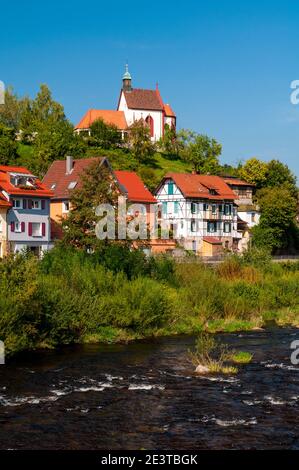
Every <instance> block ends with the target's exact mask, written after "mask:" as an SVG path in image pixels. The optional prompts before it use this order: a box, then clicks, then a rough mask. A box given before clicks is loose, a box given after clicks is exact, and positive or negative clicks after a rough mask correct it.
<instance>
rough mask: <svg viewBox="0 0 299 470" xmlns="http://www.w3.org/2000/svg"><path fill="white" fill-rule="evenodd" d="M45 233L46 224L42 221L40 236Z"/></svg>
mask: <svg viewBox="0 0 299 470" xmlns="http://www.w3.org/2000/svg"><path fill="white" fill-rule="evenodd" d="M45 235H46V224H45V223H44V222H43V223H42V236H43V237H44V236H45Z"/></svg>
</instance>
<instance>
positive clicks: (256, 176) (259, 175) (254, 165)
mask: <svg viewBox="0 0 299 470" xmlns="http://www.w3.org/2000/svg"><path fill="white" fill-rule="evenodd" d="M267 169H268V167H267V163H265V162H263V161H261V160H259V159H258V158H255V157H254V158H250V159H249V160H247V161H246V162H245V164H244V165H243V166H242V167H241V168H240V170H239V174H240V177H241V178H243V179H244V180H245V181H247V182H248V183H252V184H255V185H256V187H257V188H258V189H259V188H262V187H264V186H265V183H266V180H267Z"/></svg>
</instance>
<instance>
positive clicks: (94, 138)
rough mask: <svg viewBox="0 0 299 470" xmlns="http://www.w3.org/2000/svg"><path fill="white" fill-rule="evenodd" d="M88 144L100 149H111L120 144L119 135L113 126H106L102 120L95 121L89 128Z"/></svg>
mask: <svg viewBox="0 0 299 470" xmlns="http://www.w3.org/2000/svg"><path fill="white" fill-rule="evenodd" d="M90 133H91V135H90V138H89V139H88V142H89V144H91V145H94V146H97V147H100V148H102V149H111V148H115V147H118V146H119V145H120V144H121V141H122V138H121V133H120V132H119V130H118V128H117V127H116V126H115V125H114V124H106V123H105V122H104V121H103V119H97V120H96V121H94V122H93V123H92V125H91V126H90Z"/></svg>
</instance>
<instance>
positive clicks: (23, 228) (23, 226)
mask: <svg viewBox="0 0 299 470" xmlns="http://www.w3.org/2000/svg"><path fill="white" fill-rule="evenodd" d="M21 232H25V222H21Z"/></svg>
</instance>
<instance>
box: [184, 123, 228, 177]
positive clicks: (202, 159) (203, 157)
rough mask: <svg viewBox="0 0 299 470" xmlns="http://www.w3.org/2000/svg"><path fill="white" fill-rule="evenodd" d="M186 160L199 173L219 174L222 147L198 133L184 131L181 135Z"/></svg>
mask: <svg viewBox="0 0 299 470" xmlns="http://www.w3.org/2000/svg"><path fill="white" fill-rule="evenodd" d="M179 137H180V140H181V145H182V148H183V151H182V155H183V157H184V159H185V160H186V161H188V162H190V163H191V165H192V168H193V170H194V171H196V172H197V173H210V174H218V173H219V171H220V164H219V157H220V155H221V151H222V146H221V144H219V143H218V142H217V141H216V140H215V139H213V138H210V137H208V136H207V135H203V134H197V133H196V132H190V131H185V130H184V131H182V132H181V133H180V134H179Z"/></svg>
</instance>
